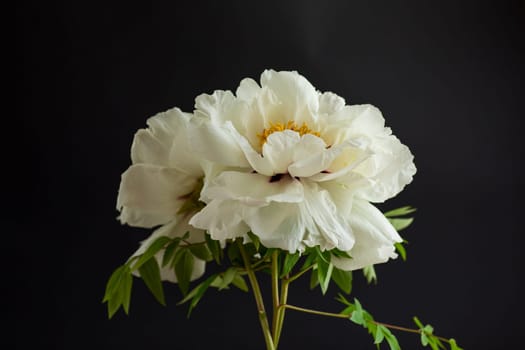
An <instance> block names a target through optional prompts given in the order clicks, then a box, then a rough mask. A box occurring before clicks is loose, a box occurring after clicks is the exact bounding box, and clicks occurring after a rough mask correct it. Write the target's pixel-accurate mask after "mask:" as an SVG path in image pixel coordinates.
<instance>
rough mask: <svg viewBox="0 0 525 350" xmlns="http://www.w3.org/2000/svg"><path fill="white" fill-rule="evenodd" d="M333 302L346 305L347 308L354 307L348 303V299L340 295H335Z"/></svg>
mask: <svg viewBox="0 0 525 350" xmlns="http://www.w3.org/2000/svg"><path fill="white" fill-rule="evenodd" d="M335 300H337V301H339V302H341V303H343V304H345V305H347V306H354V304H352V303H351V302H349V301H348V299H346V298H345V296H344V295H343V294H341V293H337V298H335Z"/></svg>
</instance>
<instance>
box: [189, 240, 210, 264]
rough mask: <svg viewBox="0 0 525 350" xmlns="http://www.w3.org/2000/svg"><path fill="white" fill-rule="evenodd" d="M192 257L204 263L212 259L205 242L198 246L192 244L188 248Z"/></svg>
mask: <svg viewBox="0 0 525 350" xmlns="http://www.w3.org/2000/svg"><path fill="white" fill-rule="evenodd" d="M188 248H189V249H190V251H191V253H192V254H193V256H195V257H196V258H199V259H201V260H204V261H211V260H212V259H213V256H212V254H211V252H210V250H209V249H208V246H207V245H206V242H202V243H199V244H192V245H190V246H188Z"/></svg>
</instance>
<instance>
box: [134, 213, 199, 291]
mask: <svg viewBox="0 0 525 350" xmlns="http://www.w3.org/2000/svg"><path fill="white" fill-rule="evenodd" d="M186 232H190V236H189V238H188V241H189V242H191V243H198V242H203V241H204V231H202V230H198V229H195V228H194V227H192V226H189V225H188V221H187V220H186V219H184V218H183V217H181V216H178V217H177V218H176V219H174V220H172V221H171V222H170V223H168V224H166V225H164V226H162V227H160V228H158V229H157V230H155V231H153V233H152V234H151V235H150V236H149V237H148V238H147V239H146V240H144V241H142V242H141V244H140V247H139V249H137V251H136V252H135V253H133V255H132V256H131V257H130V259H131V258H132V257H134V256H137V255H140V254H143V253H144V252H145V251H146V249H147V248H148V247H149V246H150V245H151V243H153V242H154V241H155V240H156V239H157V238H159V237H161V236H167V237H170V238H175V237H182V236H183V235H184V234H185V233H186ZM163 254H164V250H161V251H159V252H158V253H157V254H156V255H155V258H156V259H157V262H158V264H159V267H160V276H161V279H162V280H163V281H170V282H174V283H176V282H177V277H176V276H175V272H174V269H173V268H171V267H169V266H165V267H162V257H163ZM205 266H206V262H205V261H204V260H200V259H197V258H196V259H195V261H194V265H193V271H192V273H191V280H194V279H197V278H199V277H201V276H202V275H203V274H204V269H205ZM134 274H135V275H137V276H140V274H139V272H138V271H137V272H135V273H134Z"/></svg>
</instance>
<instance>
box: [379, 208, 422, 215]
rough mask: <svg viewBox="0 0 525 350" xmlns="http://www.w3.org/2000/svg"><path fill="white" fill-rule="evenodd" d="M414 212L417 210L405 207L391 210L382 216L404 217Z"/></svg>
mask: <svg viewBox="0 0 525 350" xmlns="http://www.w3.org/2000/svg"><path fill="white" fill-rule="evenodd" d="M416 210H417V209H416V208H413V207H411V206H405V207H401V208H397V209H393V210H390V211H387V212H386V213H384V214H383V215H384V216H386V217H394V216H404V215H408V214H411V213H413V212H415V211H416Z"/></svg>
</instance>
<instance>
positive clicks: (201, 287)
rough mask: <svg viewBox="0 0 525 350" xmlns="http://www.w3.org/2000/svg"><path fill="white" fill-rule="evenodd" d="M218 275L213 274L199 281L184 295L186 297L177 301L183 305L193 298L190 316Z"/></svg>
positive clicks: (189, 309) (189, 311) (189, 310)
mask: <svg viewBox="0 0 525 350" xmlns="http://www.w3.org/2000/svg"><path fill="white" fill-rule="evenodd" d="M218 277H219V276H218V275H217V274H213V275H211V276H210V277H208V278H207V279H206V280H205V281H204V282H201V283H199V284H198V285H197V286H196V287H195V288H193V289H192V290H191V292H189V293H188V294H187V295H186V296H185V297H184V299H182V300H181V301H179V302H178V303H177V305H181V304H184V303H186V302H188V301H189V300H191V303H190V306H189V308H188V315H187V316H188V317H190V315H191V312H192V310H193V309H194V308H195V306H197V303H198V302H199V300H200V299H201V298H202V296H203V295H204V293H205V292H206V290H208V288H209V286H210V285H212V284H213V282H214V281H215V280H216V279H217V278H218Z"/></svg>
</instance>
